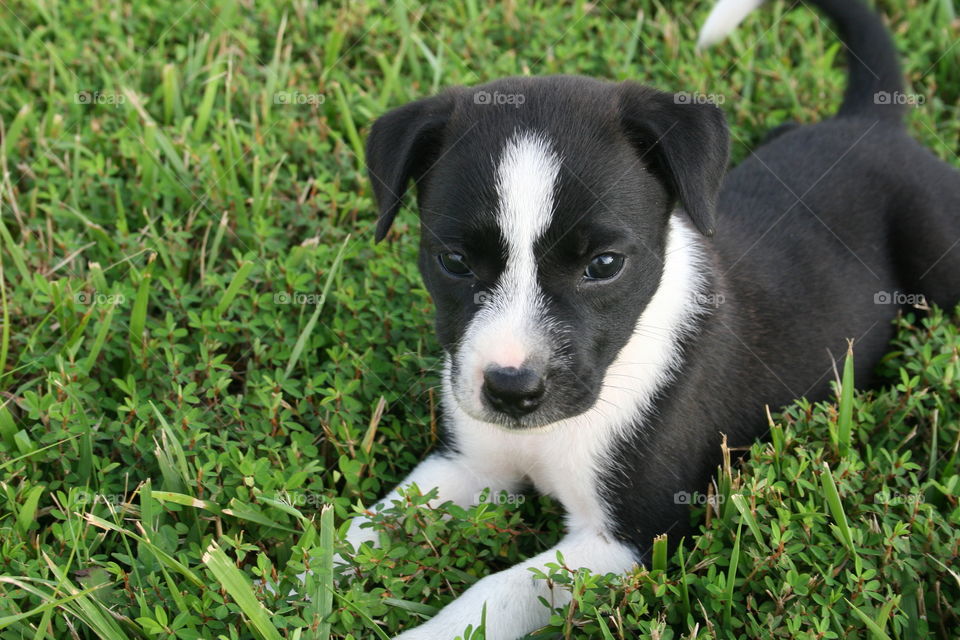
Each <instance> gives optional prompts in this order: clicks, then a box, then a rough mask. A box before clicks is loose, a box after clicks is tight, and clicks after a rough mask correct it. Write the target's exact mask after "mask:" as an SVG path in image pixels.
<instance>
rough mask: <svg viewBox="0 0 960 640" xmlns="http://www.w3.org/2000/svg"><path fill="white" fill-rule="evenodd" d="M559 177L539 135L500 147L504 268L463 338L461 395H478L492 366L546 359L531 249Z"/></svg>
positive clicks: (545, 223)
mask: <svg viewBox="0 0 960 640" xmlns="http://www.w3.org/2000/svg"><path fill="white" fill-rule="evenodd" d="M559 173H560V158H559V157H558V156H557V155H556V154H555V153H554V152H553V150H552V149H551V148H550V144H549V142H548V141H547V139H546V138H545V137H544V136H543V135H541V134H537V133H531V132H519V133H516V134H514V135H513V136H512V137H511V138H510V139H509V140H507V142H506V144H505V145H504V148H503V151H502V152H501V155H500V158H499V160H498V163H497V168H496V173H495V180H496V184H495V188H496V192H497V211H496V220H497V225H498V226H499V228H500V235H501V236H502V239H503V242H504V244H505V246H504V249H505V253H506V267H505V268H504V270H503V273H501V274H500V278H499V280H498V282H497V286H496V288H495V289H494V291H493V292H491V295H490V296H489V299H488V300H487V302H486V303H485V304H484V307H483V309H481V310H480V311H478V312H477V314H476V315H475V316H474V318H473V320H472V321H471V322H470V326H469V327H468V329H467V332H466V335H465V340H464V342H463V346H462V349H461V358H462V362H461V374H462V376H463V378H464V379H463V380H462V385H461V389H462V390H463V391H465V392H466V393H468V394H472V393H474V392H476V393H479V388H480V384H481V382H482V375H483V370H484V369H486V368H487V367H489V366H491V365H496V366H501V367H519V366H520V365H522V364H523V363H524V362H526V361H528V360H530V359H534V360H545V359H546V358H547V356H548V354H547V353H546V351H545V350H546V348H547V347H546V344H545V340H544V336H543V333H544V317H543V316H544V311H543V295H542V292H541V290H540V285H539V284H538V282H537V259H536V255H535V254H534V244H535V243H536V242H537V240H539V239H540V238H541V237H542V236H543V234H544V232H545V231H546V230H547V228H548V227H549V226H550V221H551V219H552V217H553V207H554V191H555V190H556V185H557V178H558V176H559Z"/></svg>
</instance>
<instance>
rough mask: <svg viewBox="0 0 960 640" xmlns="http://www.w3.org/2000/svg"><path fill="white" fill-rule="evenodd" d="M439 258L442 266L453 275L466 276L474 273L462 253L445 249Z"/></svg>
mask: <svg viewBox="0 0 960 640" xmlns="http://www.w3.org/2000/svg"><path fill="white" fill-rule="evenodd" d="M437 260H439V261H440V266H441V267H443V270H444V271H446V272H447V273H449V274H450V275H452V276H457V277H458V278H465V277H467V276H471V275H473V272H472V271H471V270H470V267H468V266H467V262H466V258H464V257H463V255H462V254H459V253H456V252H454V251H445V252H444V253H441V254H440V255H439V256H437Z"/></svg>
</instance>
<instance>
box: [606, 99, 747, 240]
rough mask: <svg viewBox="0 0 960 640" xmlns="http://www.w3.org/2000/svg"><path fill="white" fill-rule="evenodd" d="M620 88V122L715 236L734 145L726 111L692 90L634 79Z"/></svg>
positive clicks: (698, 224)
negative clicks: (661, 88)
mask: <svg viewBox="0 0 960 640" xmlns="http://www.w3.org/2000/svg"><path fill="white" fill-rule="evenodd" d="M618 89H619V108H620V122H621V126H622V127H623V129H624V131H625V132H626V133H627V137H628V138H629V140H630V142H631V144H633V146H634V147H635V148H636V149H637V152H638V153H639V154H640V157H641V158H642V160H643V161H644V162H645V163H647V164H649V165H650V166H651V168H652V169H653V170H654V171H655V172H656V173H658V174H659V176H660V178H661V180H663V181H664V183H665V185H666V187H667V189H668V191H669V192H670V195H671V197H672V198H673V199H674V200H675V201H679V202H680V205H681V206H682V207H683V209H684V210H685V211H686V212H687V215H689V216H690V218H691V219H692V220H693V224H694V225H696V227H697V229H698V230H699V231H700V233H702V234H703V235H705V236H712V235H713V232H714V224H715V220H716V218H715V215H714V208H715V206H716V203H717V194H718V193H719V191H720V183H721V182H722V180H723V175H724V172H725V170H726V167H727V158H728V154H729V146H730V140H729V135H728V133H727V124H726V120H725V119H724V116H723V112H722V111H721V110H720V109H719V108H717V107H716V106H714V105H712V104H694V103H693V102H696V101H694V100H692V99H691V98H692V96H691V95H690V94H676V95H675V94H671V93H663V92H662V91H657V90H656V89H653V88H651V87H645V86H643V85H640V84H636V83H632V82H625V83H623V84H621V85H619V87H618Z"/></svg>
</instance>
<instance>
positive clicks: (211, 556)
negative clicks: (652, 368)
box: [200, 542, 281, 640]
mask: <svg viewBox="0 0 960 640" xmlns="http://www.w3.org/2000/svg"><path fill="white" fill-rule="evenodd" d="M200 560H201V562H203V564H205V565H206V566H207V568H208V569H209V570H210V573H212V574H213V576H214V577H215V578H216V579H217V582H219V583H220V586H222V587H223V588H224V589H225V590H226V592H227V593H229V594H230V597H231V598H233V600H234V602H236V603H237V606H239V607H240V610H241V611H243V614H244V615H245V616H247V619H249V620H250V624H252V625H253V629H254V630H255V631H256V632H257V635H259V636H260V637H261V638H264V639H265V640H281V638H280V633H279V632H278V631H277V628H276V627H274V626H273V623H272V622H271V620H270V617H271V616H272V615H273V614H272V613H270V611H268V610H267V608H266V607H264V606H263V604H262V603H261V602H260V601H259V600H257V596H256V594H255V593H254V591H253V585H252V583H251V582H250V579H249V578H248V577H247V576H246V575H244V573H243V572H241V571H240V570H239V569H237V567H236V565H235V564H234V563H233V560H231V559H230V558H229V557H227V554H226V553H225V552H224V551H223V549H221V548H220V545H218V544H217V543H216V542H211V543H210V545H209V546H208V547H207V550H206V552H204V554H203V557H202V558H201V559H200Z"/></svg>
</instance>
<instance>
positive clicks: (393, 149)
mask: <svg viewBox="0 0 960 640" xmlns="http://www.w3.org/2000/svg"><path fill="white" fill-rule="evenodd" d="M452 111H453V96H452V95H451V94H449V93H447V94H441V95H439V96H436V97H433V98H425V99H423V100H417V101H416V102H411V103H410V104H406V105H404V106H402V107H398V108H396V109H394V110H393V111H390V112H388V113H387V114H386V115H383V116H381V117H380V118H378V119H377V121H376V122H374V123H373V128H372V129H371V130H370V136H369V137H368V138H367V171H368V173H369V174H370V181H371V182H372V183H373V195H374V197H375V198H376V200H377V204H378V206H379V207H380V219H379V220H378V222H377V233H376V241H377V242H380V241H381V240H383V238H384V237H385V236H386V235H387V231H389V230H390V225H392V224H393V219H394V218H395V217H396V215H397V211H399V210H400V205H401V204H402V203H403V194H404V193H405V192H406V191H407V185H408V184H409V183H410V180H411V178H412V179H413V180H414V181H415V182H416V181H418V180H420V178H421V177H423V174H424V173H426V172H427V171H428V170H429V169H430V167H431V166H432V165H433V163H434V162H435V160H436V158H437V156H438V154H439V151H440V147H441V145H442V144H443V130H444V128H445V127H446V124H447V121H448V120H449V118H450V113H451V112H452Z"/></svg>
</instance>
